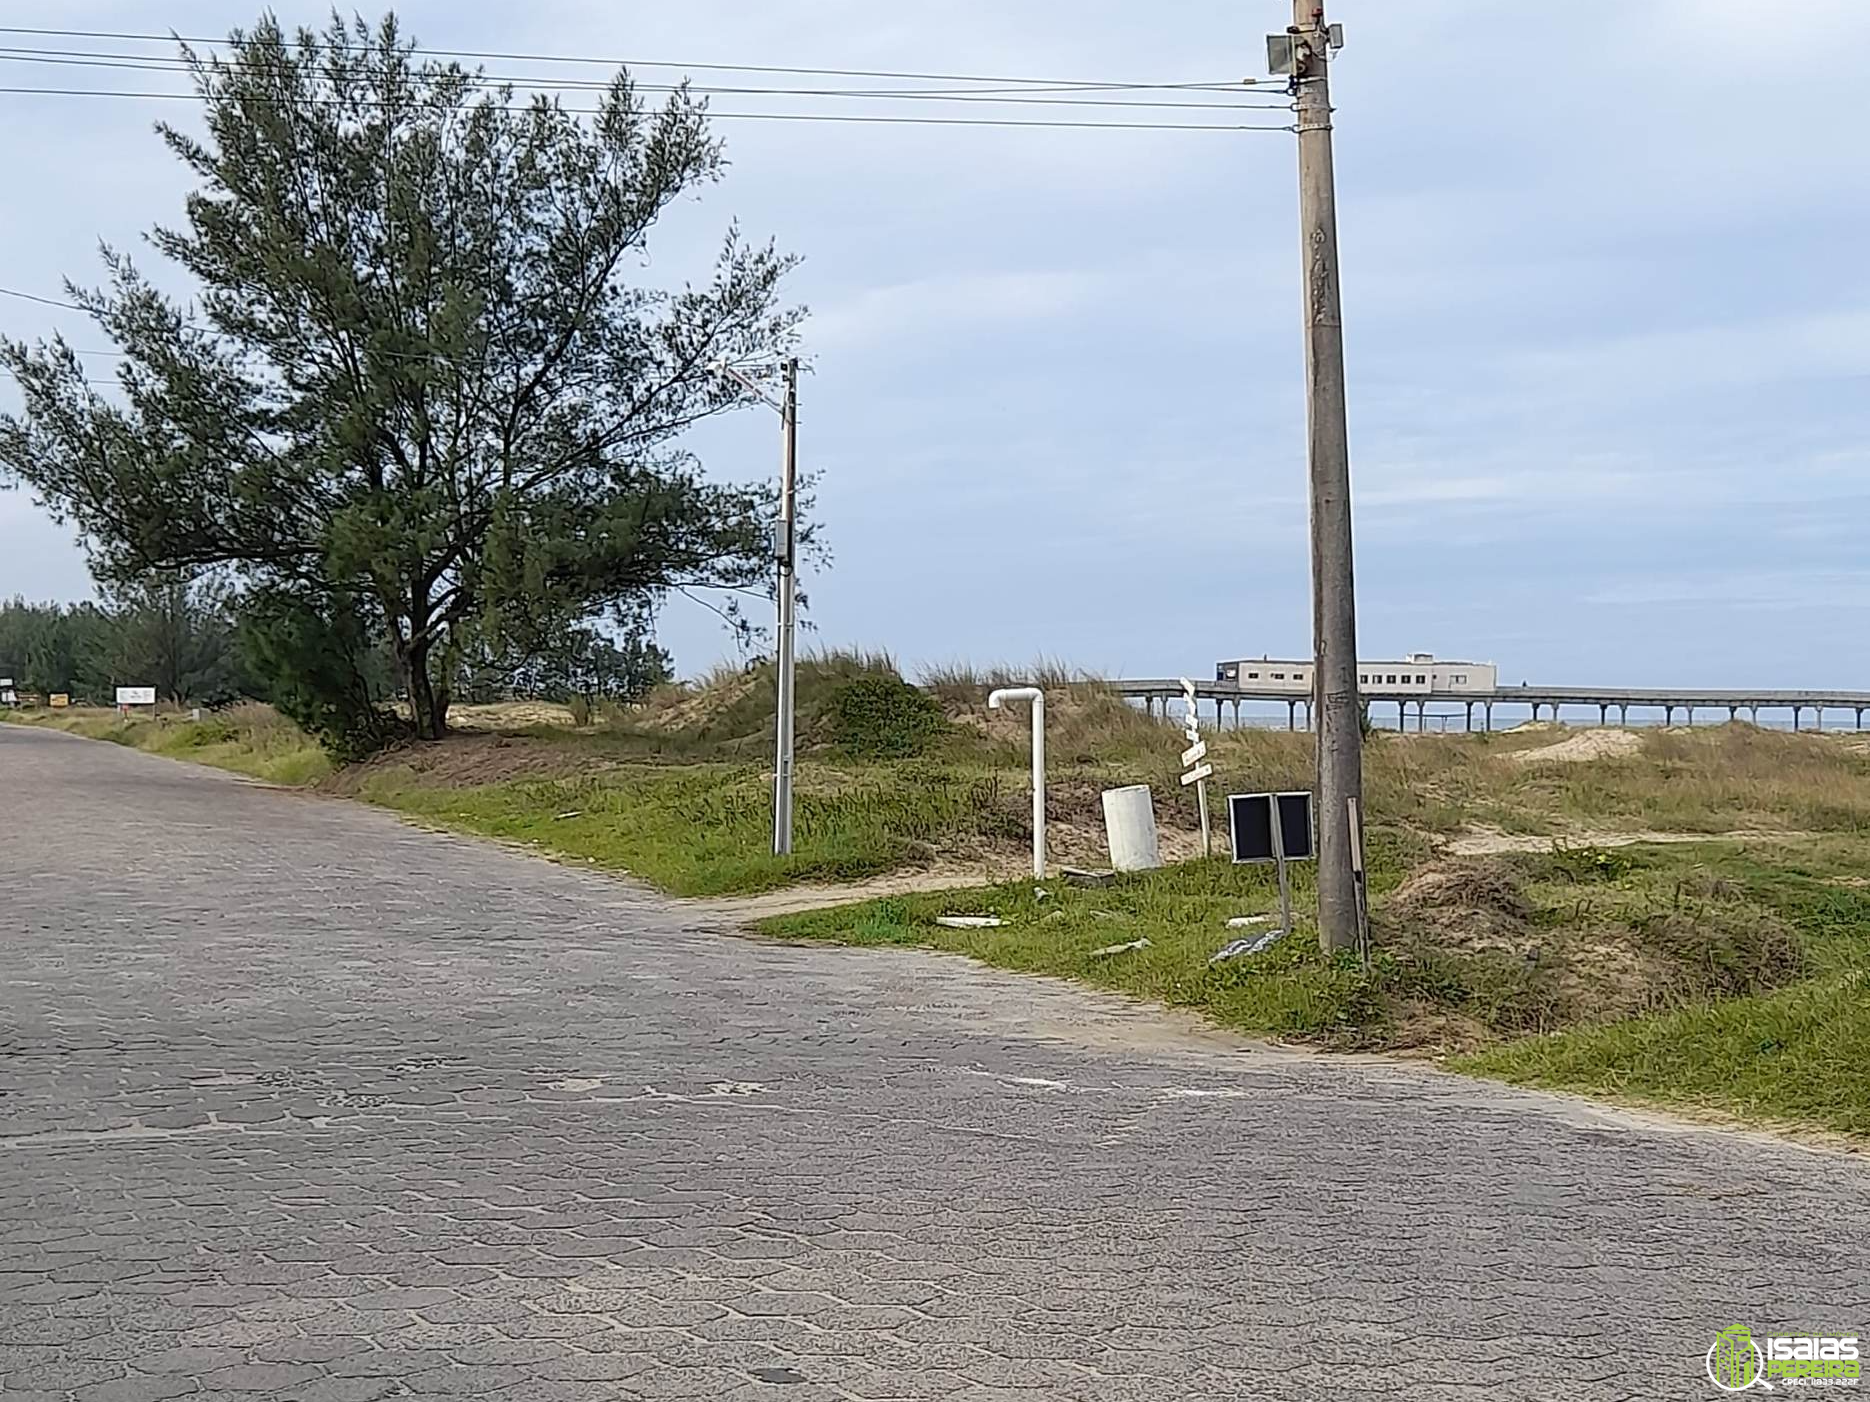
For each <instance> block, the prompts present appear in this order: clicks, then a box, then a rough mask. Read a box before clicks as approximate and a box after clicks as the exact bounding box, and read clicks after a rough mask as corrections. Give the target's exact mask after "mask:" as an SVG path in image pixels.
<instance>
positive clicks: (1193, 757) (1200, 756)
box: [1182, 740, 1208, 769]
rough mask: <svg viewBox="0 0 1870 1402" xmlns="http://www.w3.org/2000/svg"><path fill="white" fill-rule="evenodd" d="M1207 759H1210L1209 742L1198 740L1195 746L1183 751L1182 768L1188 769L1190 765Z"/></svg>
mask: <svg viewBox="0 0 1870 1402" xmlns="http://www.w3.org/2000/svg"><path fill="white" fill-rule="evenodd" d="M1207 757H1208V744H1207V741H1205V740H1197V741H1195V743H1194V744H1192V745H1190V746H1189V747H1188V748H1187V749H1185V750H1183V751H1182V768H1184V769H1186V768H1188V766H1189V765H1191V764H1195V763H1197V762H1198V761H1200V760H1204V759H1206V758H1207Z"/></svg>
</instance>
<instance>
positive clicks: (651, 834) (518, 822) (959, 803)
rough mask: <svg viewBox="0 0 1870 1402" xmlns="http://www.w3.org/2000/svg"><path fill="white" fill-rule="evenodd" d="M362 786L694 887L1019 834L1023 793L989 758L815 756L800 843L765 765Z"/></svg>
mask: <svg viewBox="0 0 1870 1402" xmlns="http://www.w3.org/2000/svg"><path fill="white" fill-rule="evenodd" d="M360 796H361V797H363V798H365V799H367V800H369V801H370V802H372V803H378V804H382V805H383V806H384V807H387V808H393V809H395V810H396V811H397V812H400V813H406V814H409V815H410V816H412V817H417V818H421V819H424V820H427V821H430V822H435V823H440V824H443V825H445V826H449V827H454V828H459V829H462V830H465V831H469V832H475V833H481V834H484V835H487V836H490V837H498V838H504V839H507V840H509V841H515V842H526V843H534V844H537V845H538V846H539V847H540V848H542V849H544V850H546V851H549V852H551V853H553V854H555V855H558V856H561V857H567V858H571V859H574V860H583V861H586V862H588V863H590V864H592V865H595V866H600V867H604V868H608V869H611V870H616V871H627V872H629V873H630V874H632V875H634V876H639V877H641V878H643V879H644V880H647V881H650V882H653V883H654V884H655V885H657V886H660V887H662V888H663V889H664V890H666V891H670V892H673V893H675V894H677V895H683V896H717V895H727V894H750V893H756V892H760V891H770V890H774V889H776V888H778V887H781V886H786V885H792V884H796V883H804V882H813V881H851V880H858V879H861V878H863V877H866V876H875V875H878V874H880V873H883V872H887V871H892V870H895V869H897V868H899V867H902V866H904V865H907V864H910V863H912V862H914V861H915V860H917V858H918V856H920V855H924V854H926V853H928V852H930V851H932V850H933V849H934V847H935V846H936V845H937V844H943V845H953V844H962V845H965V844H966V843H968V842H970V841H993V840H999V841H1007V840H1012V839H1015V838H1017V836H1018V834H1019V831H1020V829H1019V825H1018V818H1017V814H1018V805H1019V803H1020V802H1021V801H1022V800H1021V798H1020V796H1019V795H1018V794H1017V793H1016V792H1014V791H1013V790H1012V789H1010V788H1009V787H1008V786H1006V785H1005V784H1004V783H1003V782H1002V780H1001V778H1000V777H999V776H998V775H996V774H994V773H992V772H990V771H984V770H974V769H965V768H958V767H954V766H948V765H941V764H932V763H923V762H917V761H905V762H901V763H895V764H879V765H874V766H869V767H866V768H864V769H851V770H844V769H838V768H836V767H832V766H827V765H821V764H812V765H801V766H800V767H799V770H798V773H797V779H796V789H795V796H794V823H793V854H792V856H790V857H789V858H782V857H775V856H774V855H773V854H772V831H773V828H772V822H773V819H772V781H771V779H770V777H768V775H767V774H766V772H764V771H763V770H761V769H760V768H758V767H756V766H734V765H724V764H691V765H682V766H679V767H678V766H665V765H647V764H626V765H622V766H620V767H617V768H614V769H607V770H604V771H602V772H600V773H598V774H593V775H587V776H583V777H578V778H566V779H542V780H518V781H514V782H509V783H503V784H491V785H485V786H481V787H477V788H467V789H450V788H436V787H429V786H423V785H421V784H417V783H410V782H408V781H407V780H406V779H403V778H399V777H397V776H395V775H393V774H392V775H390V776H386V777H384V778H382V779H367V780H366V781H365V782H364V785H363V787H362V788H361V790H360Z"/></svg>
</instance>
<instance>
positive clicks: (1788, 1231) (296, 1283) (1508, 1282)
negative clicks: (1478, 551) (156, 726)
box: [0, 726, 1870, 1402]
mask: <svg viewBox="0 0 1870 1402" xmlns="http://www.w3.org/2000/svg"><path fill="white" fill-rule="evenodd" d="M0 813H4V817H5V823H6V826H5V829H4V831H3V832H0V1397H4V1398H5V1399H7V1402H19V1399H26V1398H34V1399H37V1398H48V1399H50V1398H62V1399H63V1398H76V1399H81V1400H82V1402H93V1400H94V1399H95V1400H96V1402H103V1399H125V1400H126V1402H144V1399H163V1398H170V1397H181V1396H188V1397H193V1398H198V1399H200V1398H214V1399H232V1398H242V1399H251V1398H254V1397H278V1398H290V1399H294V1400H295V1402H340V1400H343V1402H366V1400H367V1399H372V1398H379V1397H423V1398H429V1397H459V1396H484V1397H499V1398H511V1399H527V1400H528V1402H548V1399H550V1400H551V1402H560V1400H561V1399H562V1400H563V1402H570V1400H571V1399H578V1402H586V1400H587V1399H618V1398H699V1399H710V1400H712V1399H734V1402H740V1399H769V1398H770V1399H773V1400H774V1402H814V1399H831V1398H839V1399H885V1398H942V1399H957V1402H959V1400H960V1399H967V1402H988V1399H1009V1402H1010V1400H1011V1399H1026V1400H1027V1402H1036V1399H1083V1402H1181V1400H1182V1399H1202V1402H1211V1400H1214V1399H1228V1400H1229V1402H1232V1400H1233V1399H1259V1398H1264V1399H1280V1402H1289V1400H1290V1399H1300V1400H1301V1402H1302V1400H1303V1399H1332V1400H1333V1402H1339V1400H1340V1399H1357V1398H1364V1397H1398V1398H1401V1397H1407V1398H1412V1399H1413V1398H1422V1399H1440V1398H1483V1397H1484V1398H1515V1399H1516V1398H1529V1399H1530V1398H1540V1399H1549V1398H1565V1399H1574V1398H1585V1399H1590V1398H1631V1399H1643V1400H1644V1402H1650V1399H1656V1398H1678V1397H1679V1398H1694V1397H1713V1396H1718V1395H1719V1394H1717V1393H1715V1391H1714V1390H1713V1388H1712V1387H1711V1386H1710V1385H1709V1384H1708V1381H1707V1379H1706V1377H1705V1376H1704V1374H1703V1371H1702V1369H1703V1355H1704V1354H1705V1353H1706V1351H1707V1349H1708V1347H1709V1346H1710V1344H1711V1343H1712V1342H1713V1340H1714V1336H1715V1333H1716V1331H1718V1330H1719V1329H1720V1328H1722V1327H1723V1326H1725V1325H1728V1324H1731V1323H1736V1322H1744V1323H1748V1324H1750V1325H1751V1326H1752V1327H1753V1328H1754V1330H1755V1332H1756V1334H1757V1333H1760V1332H1763V1331H1787V1330H1790V1329H1791V1328H1794V1327H1796V1328H1798V1329H1802V1330H1811V1331H1818V1332H1828V1333H1853V1332H1862V1333H1865V1334H1870V1268H1866V1261H1867V1260H1870V1246H1867V1245H1866V1243H1867V1242H1870V1195H1867V1194H1866V1188H1867V1187H1870V1171H1866V1168H1865V1167H1864V1166H1863V1165H1862V1164H1861V1163H1860V1162H1859V1161H1858V1160H1856V1159H1853V1158H1850V1157H1847V1156H1842V1155H1837V1154H1831V1153H1821V1152H1813V1151H1808V1150H1804V1149H1799V1148H1794V1147H1790V1146H1786V1145H1782V1144H1777V1143H1773V1142H1770V1141H1766V1140H1763V1139H1755V1138H1748V1137H1743V1136H1730V1135H1723V1134H1717V1133H1711V1132H1703V1131H1689V1130H1683V1129H1680V1128H1671V1127H1667V1126H1659V1125H1654V1124H1645V1123H1644V1122H1642V1121H1639V1120H1637V1119H1635V1118H1633V1117H1628V1116H1621V1115H1616V1114H1612V1113H1609V1112H1599V1111H1594V1110H1591V1109H1589V1108H1586V1107H1583V1106H1581V1105H1579V1104H1578V1103H1576V1102H1570V1101H1564V1100H1559V1099H1553V1098H1546V1097H1540V1096H1534V1095H1529V1094H1522V1093H1519V1092H1514V1091H1508V1090H1503V1089H1498V1088H1494V1087H1491V1086H1486V1085H1481V1084H1477V1083H1473V1082H1467V1081H1463V1080H1458V1079H1454V1078H1451V1077H1444V1076H1439V1075H1436V1074H1433V1073H1431V1072H1427V1071H1424V1070H1419V1069H1415V1068H1409V1067H1396V1066H1387V1065H1383V1064H1380V1063H1367V1062H1356V1061H1346V1060H1341V1059H1328V1058H1311V1057H1305V1056H1299V1055H1284V1054H1276V1053H1270V1052H1265V1051H1254V1050H1251V1049H1249V1048H1244V1047H1240V1046H1237V1045H1235V1044H1232V1043H1229V1042H1228V1041H1226V1040H1224V1039H1221V1038H1219V1037H1216V1036H1211V1035H1207V1034H1203V1033H1201V1032H1199V1031H1197V1030H1195V1029H1194V1028H1193V1027H1192V1025H1190V1024H1187V1023H1183V1022H1179V1021H1174V1020H1171V1019H1169V1018H1168V1017H1166V1016H1162V1015H1158V1014H1155V1013H1151V1012H1148V1011H1144V1010H1136V1009H1130V1008H1127V1007H1125V1006H1123V1005H1119V1004H1116V1003H1112V1002H1108V1001H1106V1000H1103V999H1099V998H1097V997H1094V996H1092V995H1089V994H1086V993H1083V992H1080V991H1076V990H1073V989H1070V988H1067V987H1064V986H1062V985H1058V984H1053V983H1047V982H1041V981H1028V980H1023V979H1019V978H1016V977H1013V976H1011V975H1006V974H1000V973H995V972H992V971H988V970H983V969H979V968H976V967H973V966H971V965H969V964H967V963H964V962H962V961H959V960H955V959H949V958H942V957H938V956H923V955H912V954H899V953H888V954H884V953H875V952H865V951H847V950H820V949H784V948H776V947H770V946H763V945H761V944H757V943H754V942H751V941H748V940H745V939H740V938H736V937H733V936H732V935H730V934H728V933H727V932H725V931H723V930H721V929H719V928H711V927H709V926H708V925H706V924H704V923H700V918H699V917H696V916H693V915H689V914H686V913H684V912H683V911H681V910H678V909H673V908H671V907H670V906H668V905H666V904H664V903H662V902H660V901H658V900H657V899H655V898H653V897H651V896H648V895H645V894H641V893H639V892H637V891H634V890H632V889H631V888H629V887H628V886H626V885H624V884H623V883H620V882H617V881H613V880H608V879H605V878H602V877H599V876H596V875H593V874H589V873H586V872H581V871H575V870H566V869H564V868H561V867H557V866H553V865H551V864H548V863H546V862H543V861H537V860H534V859H531V858H528V857H526V856H524V855H521V854H518V853H514V852H509V851H506V850H503V849H501V848H499V847H496V846H492V845H486V844H480V843H476V842H472V841H467V840H458V839H453V838H446V837H438V836H434V835H430V834H426V833H422V832H419V831H416V830H414V829H412V828H409V827H406V826H403V825H401V824H399V823H398V822H397V821H396V820H395V819H393V818H391V817H389V816H387V815H385V814H382V813H378V812H374V811H371V810H369V809H366V808H363V807H358V806H352V805H347V804H344V803H340V802H334V801H326V800H321V799H315V798H309V797H305V796H303V795H298V794H292V793H283V792H277V791H272V790H268V789H266V788H263V787H260V786H257V785H252V784H245V783H241V782H238V781H236V780H233V779H230V778H228V777H225V776H222V775H218V774H214V773H210V772H208V771H205V770H200V769H196V768H193V767H189V766H184V765H178V764H173V763H170V762H168V761H164V760H159V759H154V758H150V757H147V756H143V755H139V754H134V753H130V752H127V751H122V750H119V749H116V748H115V747H112V746H107V745H99V744H90V743H87V742H83V741H78V740H73V739H69V738H66V737H63V736H58V735H54V734H50V733H47V732H42V731H29V730H23V729H19V728H13V727H5V726H0ZM1217 938H1218V936H1217Z"/></svg>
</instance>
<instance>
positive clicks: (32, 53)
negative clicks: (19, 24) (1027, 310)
mask: <svg viewBox="0 0 1870 1402" xmlns="http://www.w3.org/2000/svg"><path fill="white" fill-rule="evenodd" d="M48 52H49V51H44V50H32V49H7V48H0V63H24V64H42V65H46V66H53V65H57V66H64V67H78V68H107V69H114V70H118V71H121V72H129V73H176V74H188V73H191V72H192V71H193V70H192V69H190V68H189V66H188V65H187V64H185V63H180V62H177V61H175V60H172V59H164V58H143V57H141V56H139V55H135V54H103V55H97V56H92V55H88V54H86V55H79V54H77V53H75V52H72V53H63V54H59V55H56V56H50V57H48V56H45V55H46V54H47V53H48ZM234 66H235V67H236V68H241V67H246V68H263V67H265V65H256V64H246V63H236V64H235V65H234ZM468 86H469V87H470V88H472V89H475V90H479V91H499V90H501V89H504V88H512V89H515V90H518V91H529V92H532V91H537V92H604V91H607V90H608V89H609V88H610V86H611V84H610V82H609V81H608V80H602V81H600V80H596V79H573V78H566V79H556V78H547V77H543V76H537V75H531V74H482V75H478V76H475V77H472V78H470V79H469V80H468ZM634 87H635V88H636V90H637V91H639V92H654V93H674V92H682V91H687V92H690V93H694V94H696V95H699V96H703V97H828V98H842V99H855V100H857V101H864V102H874V101H906V102H984V103H988V104H990V105H999V104H1009V105H1019V106H1038V107H1133V108H1134V107H1142V108H1153V109H1167V110H1183V111H1207V112H1234V111H1242V110H1248V111H1255V110H1257V111H1281V110H1284V111H1290V110H1291V108H1292V104H1291V103H1290V102H1245V101H1241V102H1164V101H1152V100H1149V99H1139V98H1109V97H1089V96H1084V94H1086V93H1092V92H1107V91H1122V90H1121V89H1115V90H1113V89H1108V88H1061V89H1056V91H1060V92H1067V93H1070V94H1072V96H1069V97H1043V96H1035V95H1034V94H1036V93H1044V92H1047V91H1050V90H1048V89H1045V88H1026V89H1010V90H1001V91H998V92H995V91H988V90H972V91H946V92H935V91H928V90H922V91H917V90H913V89H897V90H893V91H892V90H878V89H870V90H853V89H848V88H773V87H719V86H712V85H704V86H694V85H682V86H677V85H675V84H668V83H637V84H635V85H634ZM1183 91H1191V92H1213V93H1219V92H1225V91H1230V90H1229V89H1223V88H1219V87H1214V86H1203V87H1200V88H1194V87H1191V88H1188V89H1183ZM1242 96H1243V97H1244V96H1253V97H1270V96H1273V94H1271V93H1251V94H1249V93H1243V94H1242Z"/></svg>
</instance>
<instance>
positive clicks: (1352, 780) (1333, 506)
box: [1288, 0, 1363, 953]
mask: <svg viewBox="0 0 1870 1402" xmlns="http://www.w3.org/2000/svg"><path fill="white" fill-rule="evenodd" d="M1288 34H1289V35H1290V38H1291V48H1292V53H1291V58H1292V82H1293V90H1294V93H1295V95H1296V97H1297V99H1298V132H1299V224H1300V230H1301V234H1302V237H1303V245H1302V247H1303V252H1304V280H1305V378H1306V392H1307V415H1306V417H1307V426H1308V437H1309V441H1310V459H1311V524H1312V645H1313V647H1314V648H1315V649H1316V652H1317V657H1316V665H1315V666H1314V667H1313V669H1312V698H1313V710H1314V711H1315V713H1316V715H1317V721H1316V729H1317V736H1318V739H1317V746H1318V940H1319V943H1320V944H1321V945H1322V946H1323V947H1324V949H1325V950H1326V952H1327V953H1332V952H1336V951H1338V950H1348V949H1355V948H1356V947H1357V942H1358V920H1357V878H1356V868H1357V867H1359V866H1361V865H1362V854H1361V853H1359V852H1355V851H1354V850H1353V848H1354V846H1355V844H1356V843H1357V842H1358V841H1359V838H1358V834H1357V832H1356V830H1355V828H1354V827H1353V825H1352V822H1351V811H1352V810H1351V804H1352V803H1353V802H1355V803H1356V804H1357V805H1358V806H1359V807H1361V806H1362V803H1363V729H1362V724H1361V709H1360V705H1359V702H1358V697H1357V604H1356V594H1355V589H1354V587H1353V576H1352V570H1351V464H1350V442H1349V431H1348V428H1347V427H1346V423H1345V408H1344V321H1343V315H1342V311H1341V306H1340V301H1339V288H1338V215H1337V188H1336V180H1335V177H1334V175H1333V171H1332V160H1331V85H1330V81H1329V74H1328V70H1329V67H1330V62H1331V50H1332V47H1333V41H1334V40H1338V39H1339V34H1338V32H1336V31H1334V30H1332V29H1331V27H1329V26H1328V25H1326V23H1325V10H1324V4H1323V3H1322V0H1293V3H1292V28H1291V29H1290V30H1289V31H1288Z"/></svg>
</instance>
